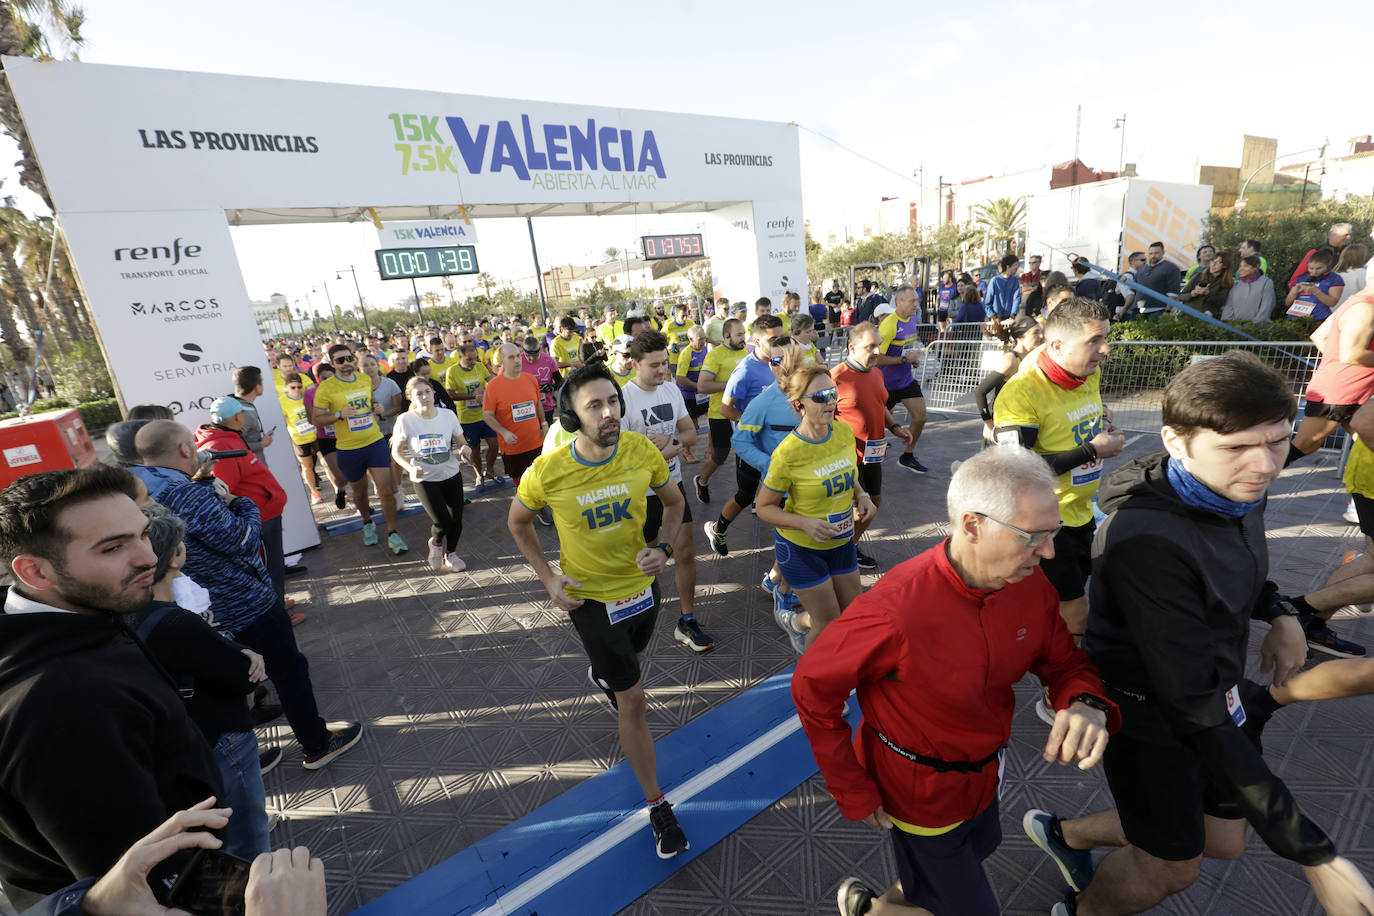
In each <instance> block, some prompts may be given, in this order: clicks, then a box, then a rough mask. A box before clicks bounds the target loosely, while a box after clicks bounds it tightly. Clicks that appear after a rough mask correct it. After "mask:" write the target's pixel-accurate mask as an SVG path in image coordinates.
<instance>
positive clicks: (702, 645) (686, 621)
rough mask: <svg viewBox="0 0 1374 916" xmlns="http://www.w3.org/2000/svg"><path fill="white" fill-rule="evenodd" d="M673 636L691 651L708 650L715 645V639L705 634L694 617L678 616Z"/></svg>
mask: <svg viewBox="0 0 1374 916" xmlns="http://www.w3.org/2000/svg"><path fill="white" fill-rule="evenodd" d="M673 638H674V639H676V640H677V641H678V642H680V643H682V644H683V645H684V646H686V647H687V648H689V649H691V650H692V651H693V652H709V651H710V650H712V649H714V648H715V647H716V641H715V640H714V639H712V638H711V637H709V636H707V635H706V633H705V632H704V631H703V630H702V629H701V625H700V624H699V623H697V619H696V618H695V617H679V618H678V620H677V626H676V627H675V628H674V629H673Z"/></svg>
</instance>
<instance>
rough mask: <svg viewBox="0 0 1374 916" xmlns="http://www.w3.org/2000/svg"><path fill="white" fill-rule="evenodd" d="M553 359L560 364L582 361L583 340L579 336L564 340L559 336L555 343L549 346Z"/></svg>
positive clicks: (554, 339) (555, 338)
mask: <svg viewBox="0 0 1374 916" xmlns="http://www.w3.org/2000/svg"><path fill="white" fill-rule="evenodd" d="M549 349H550V351H552V353H553V358H554V359H555V360H557V361H558V362H559V363H575V362H578V361H580V360H581V359H582V338H580V337H578V336H577V334H573V336H571V337H569V338H568V339H567V340H564V339H563V338H562V337H559V336H557V335H555V336H554V338H553V343H551V344H550V345H549ZM564 368H571V367H564Z"/></svg>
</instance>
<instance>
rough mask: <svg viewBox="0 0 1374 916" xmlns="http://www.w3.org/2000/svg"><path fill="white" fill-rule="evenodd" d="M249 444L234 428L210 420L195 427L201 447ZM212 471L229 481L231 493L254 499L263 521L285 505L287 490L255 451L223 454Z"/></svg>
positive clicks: (218, 449)
mask: <svg viewBox="0 0 1374 916" xmlns="http://www.w3.org/2000/svg"><path fill="white" fill-rule="evenodd" d="M247 447H248V446H246V445H244V442H243V437H242V436H240V435H239V434H238V433H237V432H235V431H234V430H232V429H225V428H224V427H223V426H215V425H214V424H212V423H207V424H205V425H204V426H202V427H200V428H199V429H197V430H196V448H198V449H210V450H212V451H216V452H227V451H229V450H230V449H235V448H247ZM211 473H213V474H214V475H215V476H216V477H218V478H219V479H220V480H222V481H224V482H225V483H226V484H228V485H229V492H230V493H233V494H234V495H235V496H247V497H248V498H249V499H251V500H252V501H253V503H254V505H256V506H257V507H258V514H259V515H261V516H262V520H263V521H264V522H270V521H271V520H272V519H274V518H276V517H277V516H279V515H281V513H282V510H283V509H285V508H286V491H285V490H283V489H282V486H281V484H279V483H277V478H276V477H273V476H272V472H271V471H269V470H268V469H267V465H265V464H263V463H262V462H261V461H259V460H258V456H257V455H254V454H253V453H252V452H249V453H248V454H247V455H244V456H243V457H242V458H221V459H220V460H219V461H216V462H215V466H214V468H213V469H212V470H211Z"/></svg>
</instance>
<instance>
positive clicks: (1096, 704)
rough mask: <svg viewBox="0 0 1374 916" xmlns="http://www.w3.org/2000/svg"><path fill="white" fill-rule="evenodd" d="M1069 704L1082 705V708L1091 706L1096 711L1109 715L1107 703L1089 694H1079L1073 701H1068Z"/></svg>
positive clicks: (1109, 710) (1109, 709)
mask: <svg viewBox="0 0 1374 916" xmlns="http://www.w3.org/2000/svg"><path fill="white" fill-rule="evenodd" d="M1069 703H1070V704H1073V703H1082V704H1083V705H1084V706H1091V707H1092V708H1093V709H1096V710H1097V711H1099V712H1102V713H1107V714H1110V713H1111V707H1110V706H1108V705H1107V701H1106V700H1104V699H1102V698H1101V697H1095V696H1093V695H1092V694H1091V693H1080V694H1078V695H1077V696H1075V697H1074V698H1073V699H1071V700H1069Z"/></svg>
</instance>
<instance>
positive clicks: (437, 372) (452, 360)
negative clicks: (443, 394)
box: [424, 353, 458, 379]
mask: <svg viewBox="0 0 1374 916" xmlns="http://www.w3.org/2000/svg"><path fill="white" fill-rule="evenodd" d="M424 356H425V359H427V360H429V377H430V378H432V379H441V378H443V377H444V373H445V372H447V371H448V370H450V369H452V368H453V367H454V366H456V365H458V354H457V353H450V354H447V355H446V356H445V357H444V361H443V362H439V361H438V360H436V359H435V358H434V357H432V356H430V355H429V354H428V353H425V354H424Z"/></svg>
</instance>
